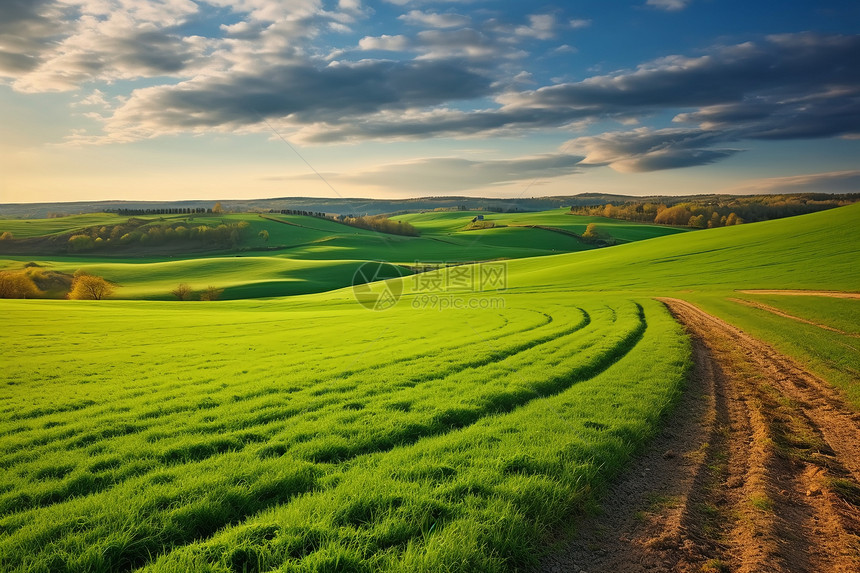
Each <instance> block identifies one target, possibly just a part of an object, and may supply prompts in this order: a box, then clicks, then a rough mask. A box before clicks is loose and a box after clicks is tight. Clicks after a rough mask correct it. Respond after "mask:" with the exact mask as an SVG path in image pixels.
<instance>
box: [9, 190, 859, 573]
mask: <svg viewBox="0 0 860 573" xmlns="http://www.w3.org/2000/svg"><path fill="white" fill-rule="evenodd" d="M858 215H860V206H855V207H848V208H844V209H838V210H833V211H828V212H826V213H820V214H816V215H809V216H805V217H799V218H796V219H786V220H781V221H774V222H771V223H762V224H756V225H748V226H741V227H733V228H727V229H717V230H714V231H706V232H697V233H693V234H688V235H685V236H684V237H666V238H659V239H654V240H653V241H648V242H647V243H637V244H631V245H624V246H620V247H614V248H612V249H603V250H598V251H591V252H585V253H576V254H567V255H559V256H554V257H542V258H537V259H528V260H519V261H510V262H508V263H507V268H508V274H507V282H508V287H509V288H508V290H507V291H504V292H500V293H494V292H489V293H482V294H474V293H470V292H466V291H464V292H461V293H459V295H458V294H457V293H455V292H451V293H447V294H446V296H452V297H459V298H460V299H461V300H467V301H468V300H478V301H480V300H488V299H489V298H491V297H502V300H503V302H504V307H503V308H494V309H493V310H453V309H448V310H444V311H440V310H438V309H437V308H435V307H430V308H423V309H421V308H419V309H416V308H415V303H416V302H419V303H420V302H422V300H425V301H426V299H422V297H426V296H427V294H428V293H427V291H421V290H417V289H416V288H415V286H416V284H417V283H416V281H415V280H414V279H412V278H407V279H404V285H403V286H404V288H405V290H406V294H405V296H404V297H403V298H402V299H401V301H400V303H399V305H398V306H397V307H396V308H395V309H392V310H389V311H386V312H378V313H374V312H369V311H366V310H364V309H362V308H361V307H358V305H356V304H355V302H354V301H353V299H352V295H351V292H350V291H348V290H341V291H334V292H330V293H324V294H316V295H308V296H301V297H295V298H293V299H289V300H278V301H230V302H222V303H210V304H207V303H185V304H179V303H162V302H153V303H142V302H128V301H105V302H102V303H86V302H84V303H69V302H62V301H0V305H2V309H3V315H2V316H3V321H4V329H3V330H2V333H0V336H2V337H3V341H2V342H3V344H2V345H0V348H2V349H3V350H2V351H1V352H2V353H3V355H2V359H3V362H4V364H7V365H11V366H8V367H7V368H6V372H5V375H6V377H7V381H8V383H7V385H6V386H4V387H3V390H2V403H3V404H4V406H3V409H2V410H0V435H2V441H0V446H2V448H0V462H2V464H3V465H4V467H8V468H14V471H12V472H8V473H7V474H6V475H4V477H3V480H5V481H3V482H2V483H0V492H2V493H0V508H5V509H3V510H2V511H3V517H0V555H2V556H3V557H2V558H0V559H2V560H3V561H0V567H2V568H3V569H7V570H15V569H18V570H29V571H40V570H48V569H49V568H50V567H54V568H58V567H60V566H64V567H67V568H68V569H69V570H72V571H84V570H98V569H102V570H108V569H116V568H118V567H121V568H130V569H133V568H135V567H138V566H142V565H147V566H148V570H152V571H225V572H226V571H231V570H242V569H243V567H245V568H248V569H253V568H259V569H262V570H265V569H268V568H272V567H276V566H280V567H282V568H283V570H331V569H335V568H340V569H344V570H357V571H363V570H366V571H373V570H385V569H390V570H403V571H422V570H424V571H440V570H482V571H493V570H506V569H508V568H510V567H512V566H518V565H523V564H527V563H529V562H530V560H531V558H532V557H533V555H534V554H535V552H536V551H537V549H538V548H539V546H540V543H541V541H542V532H544V531H546V530H547V529H548V528H552V527H555V526H557V525H559V524H560V523H561V522H562V520H564V518H565V516H566V515H568V514H569V512H570V511H571V510H574V509H576V508H580V507H582V506H583V504H587V503H589V502H590V500H592V499H593V497H594V495H595V494H596V493H597V492H599V491H600V490H601V488H602V486H603V484H605V483H606V480H608V479H609V478H611V477H612V475H614V474H615V472H617V471H618V469H619V468H620V467H621V466H622V465H623V463H624V462H625V460H626V459H628V457H629V455H630V454H631V452H633V451H635V449H636V448H637V447H639V446H640V445H641V444H642V443H643V442H644V440H646V439H647V438H648V437H649V436H650V435H652V433H653V432H654V431H655V428H656V424H657V422H658V420H659V418H660V416H661V415H662V414H664V413H665V412H666V410H667V408H668V406H669V404H670V403H671V401H672V397H673V395H674V394H675V392H676V391H677V389H678V387H679V385H680V384H681V381H682V379H683V376H684V373H685V369H686V366H687V361H688V359H689V358H688V357H689V350H688V348H687V346H686V343H685V341H684V338H683V336H682V334H681V331H680V329H679V327H678V326H677V325H676V324H675V323H674V322H673V321H672V320H671V319H670V317H669V316H668V313H667V312H666V311H665V309H663V308H662V307H661V305H659V304H658V303H656V302H654V301H653V300H651V298H650V297H652V296H654V295H678V296H682V297H685V298H690V299H691V300H694V301H695V302H698V303H699V304H702V305H703V306H704V307H705V308H706V309H708V310H711V311H712V312H715V313H717V314H720V315H724V316H726V317H727V318H729V319H730V320H732V319H733V318H734V321H735V322H738V323H742V322H743V321H745V320H746V321H749V322H750V325H753V324H755V325H758V326H756V328H758V329H760V332H759V333H757V332H755V331H753V333H754V334H758V335H761V336H762V337H764V338H768V337H770V338H771V339H773V337H775V336H776V333H777V330H776V328H777V327H778V326H779V325H778V323H767V322H765V321H759V320H758V319H757V318H754V314H753V313H754V312H757V311H755V310H754V309H749V308H748V307H743V306H741V305H737V304H736V303H730V302H729V301H727V300H726V299H727V297H729V296H735V294H736V293H734V290H733V289H738V288H816V289H838V290H851V289H852V288H856V285H857V284H860V275H858V273H860V270H858V269H857V268H856V267H857V265H856V264H855V263H856V260H857V245H858V244H860V243H858V240H857V239H858V235H857V233H858V231H857V229H858V225H857V224H856V223H857V220H858ZM451 272H456V271H445V273H451ZM637 305H638V306H637ZM418 306H421V305H420V304H419V305H418ZM58 310H61V311H62V312H58ZM731 313H736V314H734V315H731V316H730V314H731ZM586 317H587V318H586ZM780 320H787V319H780ZM129 325H134V327H133V328H130V327H129ZM742 326H744V327H746V324H742ZM781 328H784V327H781ZM810 328H816V327H810ZM817 330H820V329H817ZM794 332H800V331H796V330H791V332H789V333H788V334H787V335H786V336H787V337H788V340H786V341H785V342H782V343H780V344H789V345H790V344H797V343H798V341H799V339H800V338H801V337H802V336H803V335H802V334H797V335H795V334H794ZM130 349H131V350H130ZM464 349H467V351H465V352H464ZM795 354H799V355H801V356H803V351H802V350H799V351H797V352H795ZM655 357H658V358H659V359H655ZM854 360H856V354H855V355H854ZM82 494H88V495H82Z"/></svg>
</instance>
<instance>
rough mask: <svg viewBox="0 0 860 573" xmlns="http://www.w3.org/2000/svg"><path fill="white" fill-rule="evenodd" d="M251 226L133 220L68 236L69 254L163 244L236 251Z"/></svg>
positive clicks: (96, 227)
mask: <svg viewBox="0 0 860 573" xmlns="http://www.w3.org/2000/svg"><path fill="white" fill-rule="evenodd" d="M249 227H250V223H248V222H247V221H239V222H238V223H230V224H226V223H221V224H220V225H218V226H212V225H193V224H190V223H187V222H185V223H183V222H174V223H161V224H158V223H155V224H153V223H151V222H148V221H144V220H142V219H136V218H131V219H129V220H128V221H127V222H125V223H121V224H118V225H102V226H101V227H99V226H95V227H88V228H86V229H84V230H82V231H80V232H78V233H76V234H74V235H72V236H70V237H69V241H68V249H69V251H70V252H76V253H77V252H84V251H91V250H98V249H106V248H118V247H122V246H129V245H135V244H137V245H144V246H146V245H162V244H176V243H188V242H197V243H202V244H209V245H214V246H217V247H221V248H235V247H237V246H238V245H239V241H240V240H241V238H242V236H243V235H244V234H245V232H246V230H247V229H248V228H249Z"/></svg>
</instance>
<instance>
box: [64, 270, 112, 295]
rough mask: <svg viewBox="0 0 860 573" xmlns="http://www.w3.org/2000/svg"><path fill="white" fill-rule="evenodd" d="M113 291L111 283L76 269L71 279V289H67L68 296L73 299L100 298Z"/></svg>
mask: <svg viewBox="0 0 860 573" xmlns="http://www.w3.org/2000/svg"><path fill="white" fill-rule="evenodd" d="M113 292H114V287H113V285H112V284H110V283H109V282H108V281H106V280H105V279H103V278H102V277H97V276H94V275H89V274H87V273H85V272H83V271H76V272H75V278H74V280H72V290H71V291H69V298H70V299H74V300H101V299H103V298H105V297H107V296H110V295H111V294H113Z"/></svg>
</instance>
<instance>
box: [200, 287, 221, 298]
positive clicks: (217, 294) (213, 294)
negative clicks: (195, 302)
mask: <svg viewBox="0 0 860 573" xmlns="http://www.w3.org/2000/svg"><path fill="white" fill-rule="evenodd" d="M223 292H224V289H222V288H215V287H214V286H211V285H210V286H208V287H206V290H205V291H203V292H202V293H200V300H218V299H219V298H221V293H223Z"/></svg>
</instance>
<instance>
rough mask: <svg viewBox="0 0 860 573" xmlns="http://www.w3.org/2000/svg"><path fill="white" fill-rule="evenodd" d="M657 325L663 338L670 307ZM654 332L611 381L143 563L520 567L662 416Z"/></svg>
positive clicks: (429, 445)
mask: <svg viewBox="0 0 860 573" xmlns="http://www.w3.org/2000/svg"><path fill="white" fill-rule="evenodd" d="M664 314H665V313H664ZM658 324H660V328H659V331H660V332H661V333H665V334H668V332H667V331H666V328H665V327H666V325H667V324H669V325H671V321H670V320H669V318H668V315H666V316H665V317H661V321H660V322H659V323H658ZM674 328H675V327H674V326H673V327H672V328H671V329H670V330H671V331H674V330H673V329H674ZM650 332H651V330H650V329H647V330H646V333H650ZM645 336H648V334H643V337H645ZM658 339H659V335H657V334H653V335H651V336H650V338H649V339H646V340H648V346H649V351H648V352H642V351H640V352H638V354H637V355H636V360H634V362H633V363H631V361H630V360H627V361H626V362H625V361H622V360H621V359H619V361H617V362H616V364H617V363H618V362H622V364H623V365H622V366H621V370H620V371H618V372H616V374H615V377H610V378H608V379H607V378H606V377H605V376H604V377H603V379H602V380H601V381H600V383H597V382H596V380H595V379H589V380H588V382H587V384H589V386H587V387H583V388H582V389H581V390H580V391H579V392H577V391H576V390H575V388H576V386H571V388H570V389H569V390H570V391H569V392H561V393H559V394H557V395H554V396H549V397H546V398H542V399H539V400H534V401H532V402H530V403H529V404H528V405H526V406H525V407H524V408H522V409H517V410H516V411H515V412H511V413H509V414H502V415H499V416H490V417H486V418H483V419H482V420H480V421H479V423H477V424H475V425H473V426H470V427H468V428H463V429H461V430H456V431H454V432H451V433H450V435H446V436H440V437H436V438H430V439H428V440H426V441H425V440H422V441H420V442H417V443H416V444H412V445H408V446H405V447H404V448H398V449H397V450H396V451H395V452H389V453H384V454H379V455H375V456H369V457H368V458H366V459H363V460H362V461H360V462H359V461H357V462H355V463H351V464H349V466H348V467H347V468H345V469H344V472H343V474H339V475H338V477H339V478H341V479H339V480H338V482H337V484H335V485H334V487H333V488H332V489H331V490H326V491H323V492H316V493H314V494H311V495H308V496H303V497H302V498H300V499H296V500H294V501H293V502H291V503H290V504H288V505H285V506H282V507H279V508H277V509H276V510H273V511H269V512H265V513H263V514H260V515H258V516H256V517H254V518H249V520H246V522H245V523H243V524H240V525H239V526H236V527H230V528H228V529H226V530H225V531H222V532H219V534H217V535H216V536H213V538H212V539H209V540H204V541H201V542H199V543H194V544H190V545H189V546H187V547H184V548H177V549H176V550H175V551H171V552H169V553H167V554H165V555H163V556H160V557H159V558H158V560H157V561H155V562H153V563H152V564H151V565H150V566H148V567H146V568H145V569H144V571H147V572H148V573H154V572H156V571H158V572H160V571H176V570H178V569H180V568H183V567H184V568H186V569H187V570H194V571H215V570H218V571H220V570H230V569H231V568H233V570H236V571H241V570H243V569H242V568H243V566H244V567H247V568H248V570H260V571H268V570H289V571H317V570H333V569H335V568H336V567H337V565H336V562H337V558H338V557H340V566H341V567H345V568H346V569H347V570H359V571H383V570H392V571H491V570H492V571H503V570H505V571H507V570H521V566H522V565H523V564H524V563H529V562H530V560H531V559H533V556H534V553H535V550H536V544H537V543H538V542H539V541H540V538H541V537H542V533H541V532H544V531H546V528H547V527H555V526H556V525H560V524H561V523H563V522H565V521H566V516H567V513H568V512H569V511H570V510H572V509H573V508H577V507H581V504H582V503H585V502H587V501H588V500H590V499H591V498H592V497H593V495H594V493H593V492H594V491H595V488H598V489H599V488H600V485H601V481H602V479H605V475H604V474H612V473H613V472H614V471H615V470H613V469H612V467H613V466H615V465H617V464H618V463H620V462H623V461H624V460H625V459H626V458H627V456H628V455H629V454H630V451H631V449H632V448H633V447H634V445H635V444H637V443H639V442H640V441H641V440H642V439H643V434H642V430H643V429H645V430H647V429H648V428H650V426H651V425H653V424H654V423H655V420H656V419H657V418H659V412H660V411H661V410H662V408H663V407H664V405H665V403H666V401H667V400H668V399H669V396H670V395H671V393H672V392H673V388H674V385H675V384H676V383H677V382H678V381H679V380H678V378H675V377H672V376H671V373H677V374H678V376H680V371H681V369H682V368H683V365H682V364H681V363H679V362H675V366H674V367H673V368H674V370H673V368H670V369H669V371H667V370H664V369H663V368H661V367H658V366H655V363H654V361H652V360H650V357H652V356H654V355H656V352H655V350H661V349H664V348H667V347H666V346H664V345H662V344H661V343H659V342H658ZM640 342H641V340H640ZM673 342H674V341H673ZM678 346H681V345H677V344H676V345H674V348H673V349H677V347H678ZM669 347H673V345H672V344H670V346H669ZM633 349H639V343H637V344H636V345H635V346H634V347H633ZM633 349H631V350H633ZM628 355H629V353H627V354H625V355H624V357H622V358H626V357H627V356H628ZM674 358H675V360H677V359H678V358H681V356H675V357H674ZM681 362H683V361H681ZM613 366H614V364H613ZM608 371H610V370H609V368H607V369H606V370H604V371H603V372H608ZM655 374H656V376H655ZM601 375H602V374H601ZM666 375H669V376H670V378H669V380H666V381H665V383H663V382H662V381H663V380H664V378H663V376H666ZM616 401H618V402H623V404H622V403H615V402H616ZM610 404H611V406H610ZM595 407H596V408H597V409H596V410H595V409H594V408H595ZM616 407H617V408H618V409H616ZM580 412H589V413H590V414H591V416H595V415H596V416H597V417H598V419H602V420H603V421H604V422H606V424H605V425H603V424H597V423H592V421H593V419H592V418H591V416H588V415H586V416H585V417H583V415H582V414H581V413H580ZM602 415H605V416H606V417H605V418H601V416H602ZM643 426H644V427H643ZM645 434H647V431H646V432H645ZM425 444H426V445H425ZM472 452H474V453H472ZM607 466H608V467H607ZM261 530H265V531H267V532H268V534H267V535H266V536H265V537H261V536H259V535H257V533H258V532H260V531H261Z"/></svg>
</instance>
